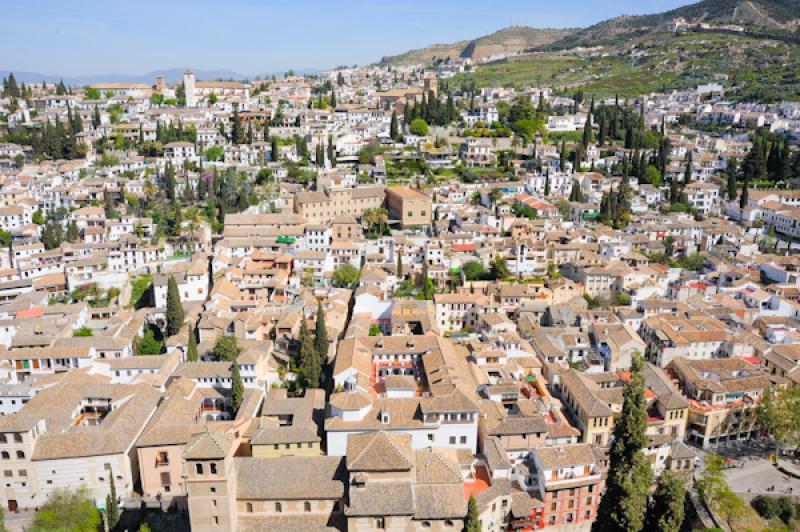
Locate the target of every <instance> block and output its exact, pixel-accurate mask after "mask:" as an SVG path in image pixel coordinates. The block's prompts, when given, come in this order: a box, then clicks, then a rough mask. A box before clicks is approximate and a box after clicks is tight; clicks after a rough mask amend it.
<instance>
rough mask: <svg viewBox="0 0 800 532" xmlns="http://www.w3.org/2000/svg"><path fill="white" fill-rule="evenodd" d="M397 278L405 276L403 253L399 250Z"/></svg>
mask: <svg viewBox="0 0 800 532" xmlns="http://www.w3.org/2000/svg"><path fill="white" fill-rule="evenodd" d="M397 278H398V279H402V278H403V254H402V253H400V252H399V251H398V252H397Z"/></svg>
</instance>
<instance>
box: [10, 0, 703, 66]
mask: <svg viewBox="0 0 800 532" xmlns="http://www.w3.org/2000/svg"><path fill="white" fill-rule="evenodd" d="M688 3H692V0H561V1H559V0H215V1H210V0H191V1H188V0H187V1H184V0H180V1H178V0H159V1H155V0H134V1H133V2H126V1H124V0H103V1H102V2H101V1H96V0H70V1H65V0H0V13H2V14H3V15H2V22H0V69H13V70H27V71H35V72H41V73H44V74H62V75H68V76H71V75H90V74H108V73H125V74H144V73H146V72H148V71H150V70H154V69H159V68H173V67H184V66H190V67H194V68H202V69H229V70H234V71H237V72H240V73H243V74H255V73H261V72H271V71H276V70H277V71H280V70H285V69H288V68H297V69H299V68H327V67H332V66H336V65H340V64H345V63H347V64H352V63H359V64H365V63H370V62H373V61H377V60H379V59H380V57H381V56H383V55H389V54H395V53H400V52H403V51H405V50H407V49H410V48H416V47H418V46H425V45H428V44H431V43H434V42H451V41H457V40H461V39H469V38H473V37H478V36H480V35H484V34H486V33H491V32H493V31H496V30H498V29H500V28H503V27H506V26H509V25H510V24H511V20H512V17H513V20H514V23H515V24H525V25H528V26H533V27H576V26H587V25H590V24H593V23H595V22H598V21H600V20H603V19H606V18H610V17H613V16H617V15H623V14H642V13H655V12H659V11H665V10H667V9H671V8H674V7H677V6H679V5H683V4H688Z"/></svg>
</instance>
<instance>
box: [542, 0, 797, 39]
mask: <svg viewBox="0 0 800 532" xmlns="http://www.w3.org/2000/svg"><path fill="white" fill-rule="evenodd" d="M680 18H682V19H684V20H685V21H686V22H688V23H690V24H698V23H702V22H705V23H715V24H736V25H740V26H745V27H747V28H752V29H756V30H759V31H766V32H770V33H774V34H776V35H785V34H790V33H794V32H796V31H797V30H798V28H800V0H704V1H702V2H698V3H695V4H690V5H686V6H683V7H679V8H676V9H673V10H670V11H666V12H664V13H657V14H653V15H638V16H623V17H617V18H612V19H609V20H605V21H603V22H600V23H598V24H595V25H594V26H590V27H588V28H585V29H582V30H580V31H577V32H573V33H572V34H571V35H568V36H566V37H564V38H563V39H560V40H558V41H556V42H554V43H551V44H546V45H544V46H541V47H540V49H549V50H557V49H566V48H573V47H576V46H599V45H616V44H621V43H622V42H623V41H624V40H626V39H631V38H635V37H640V36H643V35H647V34H649V33H653V32H658V31H661V30H664V29H665V28H666V26H667V24H668V23H669V22H671V21H673V20H676V19H680Z"/></svg>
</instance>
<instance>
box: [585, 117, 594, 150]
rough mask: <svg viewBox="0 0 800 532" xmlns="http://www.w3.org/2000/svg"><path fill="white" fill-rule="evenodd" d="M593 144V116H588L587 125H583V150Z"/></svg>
mask: <svg viewBox="0 0 800 532" xmlns="http://www.w3.org/2000/svg"><path fill="white" fill-rule="evenodd" d="M591 142H592V114H591V113H588V114H587V115H586V123H585V124H583V148H584V149H587V148H588V147H589V143H591Z"/></svg>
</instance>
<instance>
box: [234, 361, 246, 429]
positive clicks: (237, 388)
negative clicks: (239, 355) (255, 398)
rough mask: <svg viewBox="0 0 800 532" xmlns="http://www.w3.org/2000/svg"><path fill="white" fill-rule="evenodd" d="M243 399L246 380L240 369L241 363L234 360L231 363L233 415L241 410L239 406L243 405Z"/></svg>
mask: <svg viewBox="0 0 800 532" xmlns="http://www.w3.org/2000/svg"><path fill="white" fill-rule="evenodd" d="M242 399H244V381H243V380H242V373H241V371H240V370H239V364H237V363H236V361H235V360H234V361H233V363H232V364H231V403H232V404H231V406H232V407H233V415H236V414H237V413H238V412H239V408H240V407H241V406H242Z"/></svg>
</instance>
